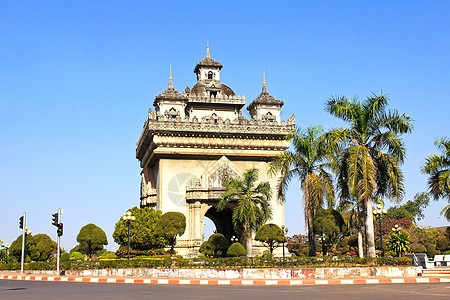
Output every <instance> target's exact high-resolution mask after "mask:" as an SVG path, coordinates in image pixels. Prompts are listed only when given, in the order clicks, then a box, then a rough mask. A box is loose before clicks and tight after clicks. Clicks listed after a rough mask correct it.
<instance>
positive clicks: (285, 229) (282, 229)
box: [281, 225, 288, 260]
mask: <svg viewBox="0 0 450 300" xmlns="http://www.w3.org/2000/svg"><path fill="white" fill-rule="evenodd" d="M281 231H282V232H283V235H286V233H288V229H287V227H286V226H284V225H281ZM283 260H284V242H283Z"/></svg>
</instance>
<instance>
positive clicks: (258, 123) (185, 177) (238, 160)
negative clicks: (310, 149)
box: [136, 47, 295, 255]
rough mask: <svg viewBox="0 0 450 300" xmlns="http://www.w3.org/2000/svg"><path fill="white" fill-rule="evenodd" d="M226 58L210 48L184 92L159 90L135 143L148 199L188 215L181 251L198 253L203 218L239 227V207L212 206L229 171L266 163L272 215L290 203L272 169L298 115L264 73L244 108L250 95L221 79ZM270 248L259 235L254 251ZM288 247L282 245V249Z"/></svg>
mask: <svg viewBox="0 0 450 300" xmlns="http://www.w3.org/2000/svg"><path fill="white" fill-rule="evenodd" d="M222 67H223V65H222V64H221V63H219V62H217V61H215V60H214V59H212V58H211V57H210V55H209V47H208V49H207V52H206V57H205V58H204V59H203V60H201V61H200V62H199V63H197V65H196V66H195V68H194V73H195V74H196V75H197V83H196V84H195V85H194V86H193V87H192V89H190V88H189V87H186V89H185V91H184V92H183V94H180V93H179V92H178V91H177V90H176V89H174V87H173V83H172V73H171V72H170V78H169V87H168V88H167V89H166V90H165V91H164V92H163V93H162V94H159V95H157V96H156V97H155V100H154V102H153V106H154V107H155V111H153V110H152V109H151V108H150V109H149V113H148V119H147V121H145V124H144V128H143V131H142V134H141V136H140V138H139V141H137V144H136V158H137V159H138V160H139V161H140V166H141V168H142V172H141V202H140V205H141V207H145V206H149V207H154V208H156V209H159V210H161V211H163V212H168V211H178V212H181V213H183V214H184V215H185V216H186V221H187V227H186V232H185V234H184V235H183V236H182V237H180V238H178V242H177V251H178V253H179V254H182V255H197V254H198V249H199V248H200V245H201V243H202V233H203V226H204V223H203V218H204V217H208V218H210V219H211V220H212V221H213V222H214V224H215V226H216V231H217V232H218V233H222V234H224V235H225V237H226V238H227V239H230V238H231V237H232V236H233V235H236V236H237V234H236V232H235V231H234V229H233V225H232V223H231V213H232V209H233V207H230V208H229V209H226V210H225V211H223V212H220V213H219V212H217V211H216V210H215V208H214V207H213V205H214V204H216V203H217V202H218V201H219V200H220V197H221V195H222V193H223V191H224V188H223V184H224V182H225V181H226V180H227V179H228V178H230V177H236V176H241V175H242V174H243V172H245V171H246V170H247V169H250V168H252V167H256V168H257V169H259V170H260V172H259V180H260V181H269V182H270V184H271V187H272V190H273V197H272V203H271V204H272V208H273V218H272V220H271V221H270V222H272V223H275V224H278V225H280V226H281V225H283V224H284V206H283V204H282V203H279V202H278V200H277V198H276V192H275V191H276V187H277V181H278V178H277V177H269V176H268V175H267V169H268V166H269V162H270V161H271V160H272V159H273V158H274V157H275V156H276V155H278V154H279V153H280V151H283V150H285V149H287V148H288V147H289V141H287V140H285V139H284V137H285V136H286V134H287V133H288V132H290V131H292V130H293V129H294V127H295V117H294V115H292V116H291V117H290V118H289V120H288V122H287V124H286V122H285V121H283V120H281V117H280V113H281V107H282V106H283V101H281V100H277V99H275V98H274V97H272V96H271V95H270V94H269V93H268V92H267V88H266V84H265V80H264V84H263V88H262V92H261V94H260V95H259V97H257V98H256V99H255V100H253V101H252V102H251V103H250V104H249V105H248V107H247V110H248V111H249V113H250V115H251V119H250V120H248V119H246V118H245V117H243V116H242V111H241V110H242V108H243V107H244V105H245V95H243V96H236V94H235V93H234V91H233V90H232V89H231V88H230V87H228V86H227V85H225V84H223V83H222V82H221V80H220V70H221V69H222ZM262 250H263V249H261V247H259V246H258V243H256V242H254V250H253V252H254V253H260V252H261V251H262ZM279 251H281V250H279Z"/></svg>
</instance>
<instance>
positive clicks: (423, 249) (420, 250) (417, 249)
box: [411, 244, 427, 253]
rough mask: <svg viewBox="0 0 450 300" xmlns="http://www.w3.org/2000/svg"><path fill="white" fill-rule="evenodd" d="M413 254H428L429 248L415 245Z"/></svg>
mask: <svg viewBox="0 0 450 300" xmlns="http://www.w3.org/2000/svg"><path fill="white" fill-rule="evenodd" d="M411 252H413V253H426V252H427V247H425V246H424V245H421V244H419V245H417V244H413V245H411Z"/></svg>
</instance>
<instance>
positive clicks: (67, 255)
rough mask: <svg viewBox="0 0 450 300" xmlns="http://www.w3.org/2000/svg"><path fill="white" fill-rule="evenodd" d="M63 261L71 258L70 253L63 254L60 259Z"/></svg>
mask: <svg viewBox="0 0 450 300" xmlns="http://www.w3.org/2000/svg"><path fill="white" fill-rule="evenodd" d="M59 260H60V261H61V262H67V261H69V260H70V253H67V252H64V253H62V254H61V257H60V259H59Z"/></svg>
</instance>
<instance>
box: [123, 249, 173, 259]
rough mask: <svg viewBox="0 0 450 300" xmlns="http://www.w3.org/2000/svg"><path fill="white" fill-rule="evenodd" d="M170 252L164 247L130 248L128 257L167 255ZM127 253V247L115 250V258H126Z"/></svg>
mask: <svg viewBox="0 0 450 300" xmlns="http://www.w3.org/2000/svg"><path fill="white" fill-rule="evenodd" d="M167 254H170V253H169V252H167V251H166V250H164V249H152V250H130V258H132V257H139V256H155V255H167ZM127 255H128V249H119V250H117V251H116V256H117V258H126V257H127Z"/></svg>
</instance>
